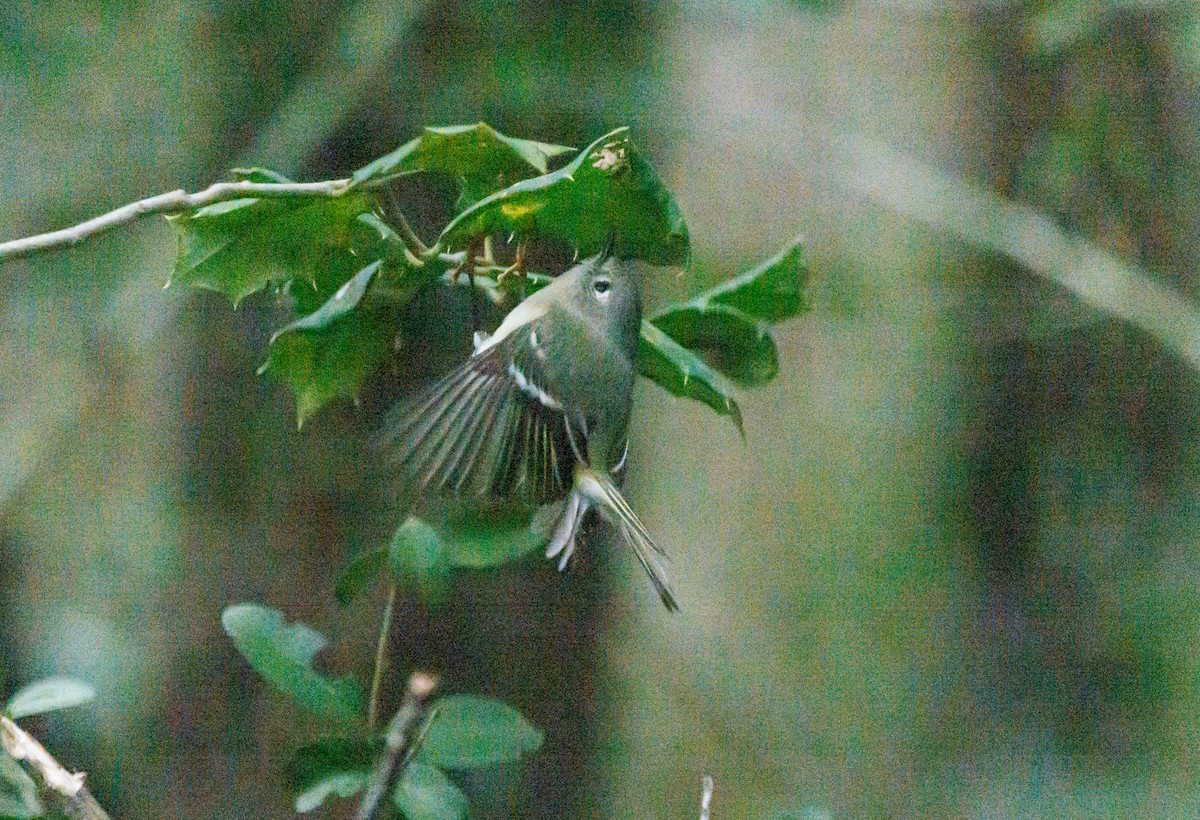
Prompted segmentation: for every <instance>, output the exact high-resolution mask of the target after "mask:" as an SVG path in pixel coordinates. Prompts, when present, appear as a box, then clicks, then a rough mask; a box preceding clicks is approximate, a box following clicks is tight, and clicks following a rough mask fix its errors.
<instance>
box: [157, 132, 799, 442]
mask: <svg viewBox="0 0 1200 820" xmlns="http://www.w3.org/2000/svg"><path fill="white" fill-rule="evenodd" d="M572 154H574V156H573V158H572V159H570V160H569V161H567V162H566V163H565V164H563V165H562V166H561V167H558V168H555V169H553V170H551V166H553V165H554V164H555V163H556V162H560V161H563V160H565V159H566V157H568V156H570V155H572ZM418 173H433V174H441V175H445V176H449V177H451V178H453V179H454V180H456V181H457V184H458V186H459V191H460V196H459V198H458V201H457V203H456V205H455V213H454V214H453V215H452V216H451V218H450V220H449V222H448V223H447V224H446V226H445V228H444V229H443V230H442V231H441V233H440V234H439V236H438V238H437V240H436V241H435V242H434V243H433V245H432V246H426V245H425V244H424V243H423V242H421V240H420V239H419V238H418V237H416V235H415V234H413V233H412V231H411V229H408V228H407V223H403V220H402V217H400V218H399V220H400V221H399V222H397V224H395V225H392V224H388V222H387V220H385V219H384V217H383V214H384V209H383V207H382V205H381V202H380V193H381V191H382V190H383V189H385V188H386V186H387V185H389V184H390V183H392V182H393V181H394V180H396V179H398V178H400V177H404V176H408V175H411V174H418ZM234 175H235V177H236V178H238V179H245V180H250V181H254V182H269V183H277V184H280V183H287V182H289V180H287V179H286V178H284V177H282V176H280V175H279V174H276V173H274V172H272V171H269V170H266V169H261V168H254V169H241V170H237V171H235V172H234ZM169 219H170V221H171V223H172V224H173V225H174V227H175V229H176V231H177V232H178V236H179V253H178V256H177V259H176V263H175V269H174V272H173V273H172V275H171V279H170V284H175V285H192V286H195V287H201V288H209V289H213V290H217V291H220V292H222V293H224V294H226V295H227V296H228V297H229V298H230V299H231V300H232V301H233V302H234V304H237V303H238V302H239V301H241V300H242V299H243V298H245V297H246V296H249V295H250V294H253V293H256V292H259V291H262V290H266V289H272V290H275V291H276V292H278V293H281V294H285V295H287V296H288V297H289V298H290V299H291V302H292V305H293V306H294V308H295V311H296V313H297V314H298V318H297V319H296V320H295V321H293V322H291V323H290V324H288V325H286V326H284V327H282V328H280V329H279V330H278V331H277V332H276V333H275V334H274V335H273V336H272V338H271V342H270V347H269V350H268V353H267V358H266V361H265V362H264V363H263V365H262V367H261V368H260V372H263V373H267V374H269V375H271V376H273V377H275V378H279V379H281V380H283V381H284V382H286V383H287V384H288V385H289V386H290V387H291V388H292V390H293V392H294V393H295V396H296V412H297V416H298V420H299V422H300V423H301V424H303V423H304V421H305V420H307V419H309V418H311V417H312V416H313V415H314V414H315V413H317V412H318V411H319V410H320V409H321V408H322V407H324V406H325V405H326V404H328V403H329V402H330V401H333V400H334V399H337V398H339V397H341V398H354V397H355V396H357V394H358V392H359V390H360V389H361V387H362V385H363V384H364V382H365V381H366V380H367V379H368V378H369V377H370V376H371V375H372V373H374V372H375V371H376V370H377V369H378V368H379V367H380V366H381V365H382V364H384V363H385V362H386V361H388V359H389V356H390V354H391V351H392V350H393V349H394V347H395V346H396V342H397V341H398V340H399V341H401V342H402V341H403V334H404V326H403V322H402V317H403V313H404V311H403V308H404V307H405V306H406V305H407V304H408V303H409V302H411V300H412V299H413V298H414V297H415V296H416V294H417V293H418V292H419V291H420V290H421V289H422V288H425V287H428V286H430V285H431V284H433V283H434V282H436V281H438V280H439V279H445V278H449V279H450V280H451V281H454V282H460V281H465V280H468V279H471V278H474V279H475V280H476V281H478V280H479V279H481V278H482V279H483V280H487V281H489V282H490V283H491V284H493V285H494V283H495V282H496V281H497V280H501V279H504V278H505V274H507V273H508V272H510V270H511V267H512V266H509V265H502V264H500V263H499V262H498V261H497V259H496V258H495V256H494V255H493V254H492V253H491V247H490V245H489V244H485V240H488V241H489V242H490V240H492V239H495V238H501V239H503V238H507V239H509V240H516V241H517V243H518V245H520V244H522V243H525V244H527V243H531V242H538V241H540V240H553V241H555V242H558V243H562V244H566V245H568V246H570V247H574V248H575V249H576V251H577V252H578V253H579V254H580V255H582V256H587V255H590V254H592V253H595V252H597V251H598V250H599V249H600V248H601V247H602V246H603V244H604V242H605V241H606V240H607V238H608V237H609V236H610V235H612V236H614V237H615V241H616V249H617V252H618V253H619V254H620V255H622V256H623V257H626V258H633V259H640V260H643V261H646V262H649V263H652V264H657V265H676V264H682V263H684V262H686V261H687V260H688V259H689V256H690V239H689V235H688V230H687V226H686V224H685V223H684V219H683V215H682V213H681V211H680V209H679V206H678V204H677V203H676V201H675V198H674V197H673V196H672V195H671V193H670V192H669V191H668V190H667V189H666V187H665V186H664V185H663V183H662V181H661V179H660V178H659V176H658V174H657V172H656V171H655V170H654V168H653V166H651V164H650V163H649V161H647V159H646V158H645V157H644V156H643V155H642V154H641V153H640V152H639V151H638V149H637V147H636V146H635V145H634V143H633V141H632V139H631V138H630V135H629V130H628V129H627V128H619V129H617V130H615V131H612V132H611V133H609V134H606V135H604V136H602V137H600V138H599V139H598V140H596V141H595V142H593V143H592V144H591V145H589V146H587V147H586V148H584V149H583V150H582V151H578V152H577V151H575V149H572V148H568V147H566V146H561V145H551V144H547V143H541V142H534V141H530V140H523V139H517V138H514V137H509V136H506V135H504V134H501V133H499V132H497V131H496V130H495V129H493V128H491V127H490V126H488V125H486V124H483V123H478V124H475V125H465V126H453V127H447V128H426V129H425V131H424V132H423V133H422V134H421V135H420V136H418V137H416V138H415V139H413V140H411V141H409V142H408V143H405V144H404V145H402V146H401V147H400V148H398V149H396V150H395V151H393V152H392V153H390V154H387V155H385V156H383V157H380V158H379V159H377V160H375V161H373V162H371V163H369V164H368V165H366V166H364V167H363V168H360V169H359V170H358V171H356V172H355V173H354V174H353V175H352V176H351V177H350V178H349V179H348V180H347V184H346V185H345V186H344V190H343V192H342V193H341V194H340V195H338V196H333V197H313V196H311V195H302V194H299V193H297V194H296V195H295V196H278V197H275V196H273V197H270V198H245V199H237V200H233V201H228V202H220V203H217V204H214V205H209V206H207V207H204V208H200V209H196V210H194V211H189V212H186V213H183V214H178V215H175V216H172V217H169ZM481 248H486V250H485V251H484V253H483V255H480V253H479V251H480V249H481ZM521 273H522V274H526V275H528V274H530V273H532V272H527V271H524V270H523V269H522V270H521ZM463 274H465V275H463ZM541 279H542V280H544V279H545V277H541ZM538 280H539V277H538V276H536V275H532V276H528V278H526V279H525V282H526V284H527V286H535V285H536V282H537V281H538ZM806 283H807V271H806V269H805V267H804V265H803V262H802V259H801V255H800V249H799V245H798V244H793V245H792V246H790V247H789V248H788V249H787V250H785V251H784V252H783V253H781V254H780V255H779V256H777V257H775V258H774V259H772V260H769V261H768V262H767V263H764V264H763V265H760V266H758V267H757V268H755V269H753V270H751V271H748V272H746V273H745V274H743V275H742V276H739V277H737V278H736V279H734V280H731V281H730V282H728V283H726V284H724V285H722V286H720V287H718V288H716V289H714V290H713V291H711V292H709V293H706V294H702V295H700V296H699V297H697V298H695V299H693V300H692V301H690V302H688V303H686V304H682V305H676V306H672V307H671V308H668V309H667V310H665V311H663V312H662V313H661V314H659V315H658V316H655V317H653V318H652V319H651V320H650V321H649V322H647V323H646V324H645V325H643V328H642V338H641V345H640V357H639V359H640V360H639V369H640V371H641V373H642V375H644V376H646V377H647V378H649V379H651V380H652V381H654V382H657V383H658V384H659V385H661V386H662V387H664V388H666V389H667V390H668V391H670V392H671V393H673V394H675V395H677V396H683V397H686V398H691V399H695V400H698V401H701V402H704V403H705V404H707V405H708V406H710V407H712V408H713V409H714V410H716V411H717V412H718V413H720V414H722V415H725V416H728V417H729V418H730V419H731V420H732V421H733V422H734V423H735V424H736V425H737V426H738V428H739V430H741V429H742V417H741V411H740V409H739V408H738V405H737V401H736V397H735V386H734V385H735V384H740V385H756V384H761V383H763V382H765V381H768V380H770V378H772V377H773V376H774V374H775V372H776V371H777V369H778V356H777V353H776V350H775V344H774V340H773V339H772V338H771V336H770V333H769V326H770V324H772V323H774V322H778V321H780V320H782V319H786V318H789V317H791V316H795V315H797V314H799V313H800V312H802V311H804V310H806V309H807V308H808V303H807V300H806V298H805V296H804V288H805V286H806ZM490 292H491V293H492V294H493V295H494V296H495V298H497V299H503V298H504V297H505V295H506V294H505V292H504V289H503V288H498V287H491V288H490Z"/></svg>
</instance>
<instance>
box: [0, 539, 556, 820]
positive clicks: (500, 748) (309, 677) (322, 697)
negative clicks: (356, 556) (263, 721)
mask: <svg viewBox="0 0 1200 820" xmlns="http://www.w3.org/2000/svg"><path fill="white" fill-rule="evenodd" d="M441 549H442V547H441V545H440V542H439V539H438V536H437V535H436V534H435V533H434V531H433V530H432V529H431V528H430V527H429V525H427V524H425V523H424V522H423V521H421V520H420V519H416V518H410V519H409V520H408V521H407V522H405V525H404V526H402V527H401V528H400V529H399V530H398V531H397V533H396V537H395V538H394V539H393V546H392V550H391V551H392V553H393V554H397V553H399V554H402V555H404V556H407V560H408V561H409V563H410V564H412V563H419V562H420V561H423V560H428V559H426V558H422V557H421V556H423V555H428V554H431V553H436V552H438V551H440V550H441ZM368 555H369V556H370V559H369V560H367V561H364V562H363V563H364V565H365V566H367V568H368V570H369V571H368V570H363V571H361V572H360V573H359V574H360V576H361V577H360V579H359V580H357V581H355V582H354V584H356V585H358V586H359V587H361V586H365V584H366V583H367V581H369V580H370V578H371V577H373V573H377V572H378V571H379V569H380V566H376V565H375V564H376V563H378V564H379V565H382V564H383V563H384V561H385V559H386V558H387V555H386V554H384V553H383V552H382V551H376V552H374V553H369V554H368ZM397 560H398V559H396V558H395V557H393V558H392V559H391V560H390V561H389V563H393V564H394V563H396V562H397ZM438 563H439V565H442V566H448V565H444V564H442V563H441V562H440V561H439V562H438ZM351 591H353V590H351ZM347 594H349V593H347ZM221 620H222V623H223V624H224V626H225V631H226V632H227V633H229V635H230V637H231V638H233V641H234V644H235V645H236V646H237V648H238V651H240V652H241V653H242V655H243V656H244V657H245V658H246V659H247V660H248V661H249V662H250V665H251V666H252V667H253V668H254V670H255V671H256V672H258V674H260V675H261V676H262V677H263V678H264V679H265V680H266V681H267V682H268V683H270V684H272V685H273V686H275V687H276V688H278V689H280V690H282V691H284V692H286V693H288V694H289V695H291V697H292V698H293V699H294V700H295V701H296V703H297V704H299V705H300V706H302V707H304V708H305V709H308V710H309V711H311V712H313V713H315V714H318V715H321V716H324V717H328V718H332V719H334V720H336V721H337V722H339V723H340V724H342V725H343V726H345V727H346V728H348V729H353V730H354V731H356V732H358V731H360V725H361V724H360V713H361V707H362V704H361V700H362V699H361V695H360V692H359V689H358V685H357V684H356V683H355V682H354V681H352V680H349V679H345V678H343V679H340V680H331V679H330V678H327V677H325V676H323V675H320V674H318V673H317V672H315V671H314V670H313V668H312V661H313V657H314V656H315V655H316V653H317V652H319V651H320V650H321V649H322V648H324V647H325V645H326V641H325V638H324V637H323V636H321V635H320V634H319V633H317V632H316V631H314V630H313V629H311V628H310V627H308V626H305V625H304V624H292V625H290V626H289V625H287V624H286V623H285V621H284V617H283V615H282V614H281V613H280V612H277V611H276V610H273V609H267V608H266V607H261V606H257V605H254V604H239V605H237V606H232V607H229V608H228V609H226V610H225V613H224V615H223V616H222V619H221ZM69 693H70V690H69V689H68V688H67V687H63V688H61V689H60V690H59V695H58V698H57V700H56V702H58V703H64V704H67V703H68V701H69V700H70V699H69V698H68V694H69ZM76 699H77V698H76ZM46 700H47V701H49V700H50V699H49V698H46ZM68 705H69V704H68ZM417 737H419V738H422V739H423V741H422V745H421V746H420V748H419V750H418V754H419V755H420V758H421V761H420V762H410V763H409V765H408V767H407V768H406V770H405V772H404V775H403V777H402V778H401V779H400V782H399V783H398V784H397V785H396V788H395V790H394V792H393V794H392V798H393V802H394V803H395V804H396V806H397V807H398V808H399V809H400V811H401V812H402V813H403V814H404V816H405V817H408V818H410V820H420V818H459V817H464V816H465V815H466V812H467V801H466V797H465V795H463V793H462V792H461V791H460V790H459V789H458V787H457V786H455V785H454V784H453V783H451V782H450V780H449V779H448V778H447V777H446V775H445V774H444V773H443V772H442V771H441V769H443V768H445V769H468V768H476V767H479V766H491V765H495V764H498V763H507V762H512V761H515V760H518V759H519V758H521V757H522V756H524V755H528V754H533V753H534V752H536V751H537V750H538V749H539V748H540V747H541V745H542V733H541V732H539V731H538V730H537V729H535V728H534V727H533V726H532V725H531V724H530V723H529V722H528V721H526V720H525V718H523V717H522V716H521V714H520V713H519V712H517V711H516V710H515V709H513V708H512V707H510V706H507V705H506V704H504V703H502V702H500V701H497V700H493V699H490V698H479V697H473V696H470V695H453V696H450V697H446V698H442V699H440V700H438V701H437V702H436V703H434V704H433V707H432V708H431V710H430V718H429V722H428V723H427V725H426V726H425V727H423V729H422V731H420V732H418V734H417ZM383 749H384V741H383V738H382V737H381V736H379V735H377V734H374V733H369V734H365V735H364V734H351V735H346V736H341V737H330V738H323V739H320V740H317V741H314V742H312V743H309V744H308V745H306V746H303V747H301V748H300V749H299V750H297V752H296V753H295V754H294V755H293V756H292V759H291V761H290V762H289V764H288V767H287V777H288V782H289V783H290V785H291V788H292V792H293V795H294V800H295V807H296V811H297V812H299V813H301V814H303V813H306V812H310V811H313V810H315V809H317V808H318V807H320V806H321V805H322V804H323V803H324V802H325V801H326V800H327V799H329V798H330V797H333V796H337V797H341V798H349V797H353V796H354V795H356V794H358V793H359V792H360V791H362V789H363V788H364V786H365V785H366V783H367V781H368V780H369V778H370V776H371V771H372V769H373V768H374V766H375V762H376V760H377V758H378V757H379V755H380V754H381V753H382V752H383ZM3 761H4V759H0V818H5V817H8V816H13V817H31V816H36V815H32V814H16V813H15V811H16V809H15V808H13V807H15V806H18V805H24V804H20V803H19V802H18V800H19V798H20V795H21V794H22V792H21V789H22V788H23V784H24V782H25V781H24V780H22V779H21V778H22V777H24V772H23V771H22V770H21V768H20V767H19V766H17V764H16V763H15V762H12V761H11V760H10V761H9V762H12V765H13V766H16V769H15V773H14V774H13V775H12V776H11V777H9V776H8V774H7V769H6V768H5V767H4V766H3V765H2V764H3ZM25 779H26V780H27V778H25ZM31 794H32V795H33V799H34V800H36V790H35V791H34V792H31ZM6 810H8V811H11V812H13V813H11V814H4V813H3V812H4V811H6Z"/></svg>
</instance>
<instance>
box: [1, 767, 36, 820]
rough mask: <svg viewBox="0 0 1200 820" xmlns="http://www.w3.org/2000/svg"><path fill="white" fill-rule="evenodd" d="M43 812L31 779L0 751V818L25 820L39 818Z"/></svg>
mask: <svg viewBox="0 0 1200 820" xmlns="http://www.w3.org/2000/svg"><path fill="white" fill-rule="evenodd" d="M45 811H46V809H45V808H44V807H43V806H42V801H41V800H39V799H38V790H37V785H36V784H34V782H33V778H31V777H30V776H29V775H28V774H26V772H25V770H24V769H22V768H21V764H20V763H18V762H17V761H15V760H13V759H12V757H11V756H9V754H8V753H7V752H4V751H0V818H5V820H8V818H12V820H27V818H31V817H41V816H42V815H43V814H44V813H45Z"/></svg>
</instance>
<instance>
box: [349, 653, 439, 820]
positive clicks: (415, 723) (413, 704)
mask: <svg viewBox="0 0 1200 820" xmlns="http://www.w3.org/2000/svg"><path fill="white" fill-rule="evenodd" d="M435 688H437V678H436V677H434V676H433V675H431V674H429V673H428V672H414V673H413V674H412V676H411V677H410V678H409V679H408V686H407V687H405V690H404V701H403V702H402V703H401V704H400V710H399V711H398V712H396V715H395V717H393V718H392V720H391V723H389V724H388V731H387V737H386V739H385V740H386V746H385V748H384V750H383V754H382V756H381V757H380V759H379V762H378V763H377V764H376V765H375V771H374V772H373V773H372V774H371V779H370V781H369V782H368V783H367V791H366V794H364V795H363V799H362V803H360V804H359V806H358V813H357V814H355V815H354V817H355V820H375V818H376V817H378V816H379V810H380V808H381V807H382V806H383V803H384V797H385V796H386V795H388V794H389V793H391V791H392V789H393V788H394V787H395V785H396V783H397V782H399V780H400V777H401V776H402V775H403V774H404V769H405V767H406V766H407V765H408V762H409V760H410V759H411V758H412V756H413V754H414V753H415V752H416V750H417V743H416V742H415V739H416V733H417V730H418V728H419V727H420V725H421V723H422V722H423V720H424V717H425V710H426V708H427V707H428V705H429V697H430V695H432V694H433V690H434V689H435Z"/></svg>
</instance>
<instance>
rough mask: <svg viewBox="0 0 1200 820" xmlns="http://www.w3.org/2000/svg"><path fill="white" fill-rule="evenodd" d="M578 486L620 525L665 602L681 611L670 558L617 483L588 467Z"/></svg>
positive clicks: (577, 476)
mask: <svg viewBox="0 0 1200 820" xmlns="http://www.w3.org/2000/svg"><path fill="white" fill-rule="evenodd" d="M575 486H576V487H578V488H579V490H580V491H581V492H582V493H583V494H584V496H586V497H587V498H588V499H589V500H590V501H592V502H593V503H594V504H595V505H596V507H597V508H598V509H599V510H600V514H601V515H603V516H604V517H605V518H606V519H608V520H609V521H612V522H614V523H615V524H616V525H617V529H618V530H619V531H620V533H621V535H622V537H623V538H624V539H625V540H626V541H628V542H629V545H630V546H632V547H633V552H634V554H635V555H636V556H637V559H638V561H639V562H640V563H641V565H642V568H643V569H645V570H646V574H647V575H648V576H650V583H651V584H653V585H654V590H655V591H656V592H657V593H658V597H659V598H661V599H662V602H663V605H664V606H666V608H667V609H668V610H669V611H671V612H678V611H679V603H678V602H677V601H676V600H675V594H674V593H673V592H672V591H671V586H672V582H671V573H670V570H669V569H668V566H667V564H668V562H669V561H670V558H669V557H668V556H667V553H666V552H665V551H664V550H663V549H662V548H661V547H660V546H658V544H656V543H654V539H653V538H651V537H650V533H649V532H647V531H646V527H645V525H643V524H642V522H641V519H639V518H638V517H637V514H636V513H634V511H633V509H632V508H631V507H630V506H629V502H627V501H626V500H625V497H624V496H623V495H621V491H620V490H618V489H617V486H616V485H615V484H613V482H612V480H611V479H610V478H609V477H608V476H604V475H600V474H599V473H596V472H593V471H592V470H589V469H586V468H579V469H576V471H575Z"/></svg>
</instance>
